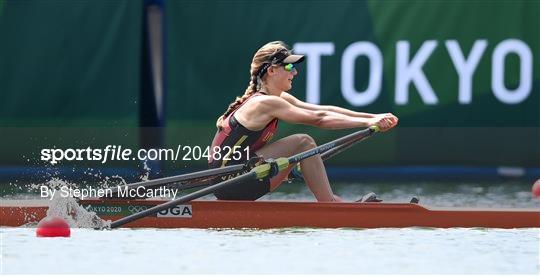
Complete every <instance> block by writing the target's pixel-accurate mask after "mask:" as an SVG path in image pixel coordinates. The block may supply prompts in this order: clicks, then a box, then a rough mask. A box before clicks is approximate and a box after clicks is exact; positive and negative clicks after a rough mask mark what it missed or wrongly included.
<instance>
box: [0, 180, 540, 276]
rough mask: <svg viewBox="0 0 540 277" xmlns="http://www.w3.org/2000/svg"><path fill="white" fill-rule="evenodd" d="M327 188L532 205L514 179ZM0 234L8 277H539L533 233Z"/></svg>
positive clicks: (448, 203) (294, 188)
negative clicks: (211, 276)
mask: <svg viewBox="0 0 540 277" xmlns="http://www.w3.org/2000/svg"><path fill="white" fill-rule="evenodd" d="M334 188H335V191H336V193H338V194H339V195H341V196H343V198H345V199H347V200H356V199H358V198H359V197H360V196H361V195H362V194H364V193H366V192H368V191H375V192H377V193H378V194H379V196H380V197H381V198H383V199H384V200H385V201H391V202H400V201H408V200H409V199H410V196H411V195H418V196H420V199H421V200H420V202H421V203H422V204H424V205H427V206H443V207H463V206H469V207H526V208H538V207H540V200H539V199H533V198H532V197H531V193H530V188H531V184H526V183H519V182H500V183H496V184H493V183H483V184H481V183H399V184H396V183H387V184H386V183H377V184H375V183H352V184H335V185H334ZM27 197H32V196H31V195H15V196H14V195H10V196H6V198H27ZM206 198H212V197H210V196H209V197H206ZM263 199H265V200H280V199H297V200H307V201H312V200H314V199H313V197H312V195H311V193H310V192H309V191H308V190H307V189H306V187H305V185H302V184H284V185H283V186H282V187H281V188H280V189H279V191H277V192H275V193H272V194H270V195H267V196H265V197H264V198H263ZM1 232H2V235H1V236H2V242H1V245H2V249H1V252H2V263H1V265H2V268H1V272H2V273H8V274H10V273H11V274H34V273H48V274H58V273H67V274H85V273H87V274H93V273H109V274H133V273H146V274H167V273H170V274H182V273H193V274H198V273H200V274H204V273H223V274H236V273H258V274H266V273H284V274H285V273H288V274H302V273H305V274H325V273H334V274H348V273H353V274H386V273H388V274H424V273H428V274H509V273H512V274H537V275H538V274H540V228H530V229H510V230H506V229H478V228H477V229H474V228H472V229H471V228H469V229H466V228H451V229H433V228H401V229H306V228H302V229H298V228H289V229H274V230H199V229H173V230H162V229H137V230H133V229H118V230H112V231H95V230H92V229H73V230H72V237H71V238H36V237H35V229H33V228H2V230H1Z"/></svg>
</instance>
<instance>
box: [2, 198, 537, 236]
mask: <svg viewBox="0 0 540 277" xmlns="http://www.w3.org/2000/svg"><path fill="white" fill-rule="evenodd" d="M46 203H47V202H45V201H28V200H16V201H15V200H6V201H2V204H0V218H1V222H0V225H2V226H21V225H24V224H28V223H32V222H38V221H39V220H41V219H42V218H44V217H45V215H46V211H47V209H48V207H47V205H46ZM79 203H80V204H81V205H82V206H83V207H85V208H86V209H87V210H88V211H93V212H95V213H96V214H97V215H98V216H99V217H101V218H102V219H105V220H111V221H114V220H117V219H120V218H124V217H126V216H130V215H133V214H136V213H139V212H141V211H144V210H146V209H149V208H151V207H155V206H156V205H161V204H163V203H166V201H163V200H100V199H93V200H84V201H79ZM122 227H126V228H257V229H267V228H289V227H306V228H403V227H435V228H454V227H465V228H471V227H482V228H534V227H536V228H538V227H540V209H517V208H508V209H494V208H434V207H425V206H422V205H419V204H413V203H384V202H382V203H336V202H331V203H330V202H328V203H322V202H293V201H219V200H214V201H203V200H198V201H191V202H187V203H185V204H181V205H177V206H174V207H170V208H168V209H165V210H162V211H160V212H158V213H156V214H153V215H150V216H147V217H144V218H141V219H139V220H137V221H133V222H130V223H127V224H125V225H123V226H122Z"/></svg>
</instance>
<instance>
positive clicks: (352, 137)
mask: <svg viewBox="0 0 540 277" xmlns="http://www.w3.org/2000/svg"><path fill="white" fill-rule="evenodd" d="M377 131H378V128H376V127H369V128H367V129H364V130H360V131H357V132H354V133H352V134H349V135H347V136H344V137H342V138H339V139H336V140H333V141H330V142H327V143H325V144H323V145H321V146H318V147H316V148H313V149H311V150H307V151H304V152H302V153H299V154H296V155H294V156H292V157H290V158H289V163H291V164H293V163H297V162H299V161H301V160H303V159H306V158H308V157H311V156H313V155H317V154H321V153H324V152H326V151H330V150H331V149H332V148H335V147H338V146H340V145H345V144H348V143H353V142H355V141H358V140H360V139H363V138H366V137H368V136H370V135H371V134H373V133H375V132H377Z"/></svg>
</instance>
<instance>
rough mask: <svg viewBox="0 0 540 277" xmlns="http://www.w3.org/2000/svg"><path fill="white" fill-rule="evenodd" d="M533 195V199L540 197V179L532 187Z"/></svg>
mask: <svg viewBox="0 0 540 277" xmlns="http://www.w3.org/2000/svg"><path fill="white" fill-rule="evenodd" d="M532 194H533V197H537V198H538V197H540V179H538V180H536V182H534V185H533V186H532Z"/></svg>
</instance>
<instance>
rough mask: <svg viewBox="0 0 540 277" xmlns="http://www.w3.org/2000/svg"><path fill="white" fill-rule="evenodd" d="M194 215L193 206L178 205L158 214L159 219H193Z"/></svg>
mask: <svg viewBox="0 0 540 277" xmlns="http://www.w3.org/2000/svg"><path fill="white" fill-rule="evenodd" d="M192 215H193V210H192V209H191V205H178V206H175V207H172V208H168V209H166V210H163V211H161V212H158V213H157V217H191V216H192Z"/></svg>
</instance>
